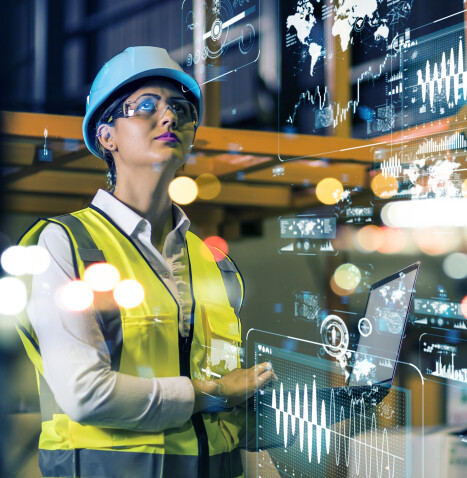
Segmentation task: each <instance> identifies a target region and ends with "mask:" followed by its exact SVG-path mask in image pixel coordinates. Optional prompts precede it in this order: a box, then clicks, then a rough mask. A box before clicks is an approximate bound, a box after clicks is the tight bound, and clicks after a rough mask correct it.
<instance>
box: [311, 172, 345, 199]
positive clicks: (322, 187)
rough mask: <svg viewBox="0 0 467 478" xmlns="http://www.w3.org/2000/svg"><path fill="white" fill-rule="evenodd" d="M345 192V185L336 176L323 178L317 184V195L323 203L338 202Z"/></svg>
mask: <svg viewBox="0 0 467 478" xmlns="http://www.w3.org/2000/svg"><path fill="white" fill-rule="evenodd" d="M343 192H344V186H342V183H341V182H340V181H339V180H338V179H335V178H325V179H322V180H321V181H320V182H319V183H318V185H317V186H316V197H317V198H318V199H319V200H320V201H321V202H322V203H323V204H328V205H330V204H337V203H338V202H339V201H340V200H341V197H342V193H343Z"/></svg>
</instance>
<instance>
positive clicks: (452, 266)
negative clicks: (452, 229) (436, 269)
mask: <svg viewBox="0 0 467 478" xmlns="http://www.w3.org/2000/svg"><path fill="white" fill-rule="evenodd" d="M443 270H444V272H445V274H446V275H447V276H448V277H451V279H463V278H464V277H467V254H464V253H463V252H454V253H452V254H449V255H448V256H446V258H445V259H444V261H443Z"/></svg>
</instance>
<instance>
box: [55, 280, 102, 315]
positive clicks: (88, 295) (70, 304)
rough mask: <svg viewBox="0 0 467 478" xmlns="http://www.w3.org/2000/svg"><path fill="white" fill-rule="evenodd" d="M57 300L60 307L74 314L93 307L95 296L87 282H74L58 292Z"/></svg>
mask: <svg viewBox="0 0 467 478" xmlns="http://www.w3.org/2000/svg"><path fill="white" fill-rule="evenodd" d="M57 298H58V304H59V306H60V307H62V308H64V309H67V310H70V311H72V312H80V311H83V310H86V309H88V308H89V307H91V305H92V302H93V300H94V294H93V292H92V289H91V287H90V286H89V285H88V284H86V282H83V281H82V280H74V281H71V282H68V284H65V285H64V286H62V287H61V288H60V289H59V290H58V297H57Z"/></svg>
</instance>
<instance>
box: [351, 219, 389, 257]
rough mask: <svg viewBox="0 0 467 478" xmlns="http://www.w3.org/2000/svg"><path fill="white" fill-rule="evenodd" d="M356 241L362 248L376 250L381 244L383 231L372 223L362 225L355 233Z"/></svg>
mask: <svg viewBox="0 0 467 478" xmlns="http://www.w3.org/2000/svg"><path fill="white" fill-rule="evenodd" d="M357 241H358V244H359V245H360V247H361V248H362V249H363V250H365V251H376V250H378V249H379V248H380V247H381V246H382V245H383V242H384V237H383V232H382V231H381V230H380V228H379V227H378V226H374V225H372V224H369V225H367V226H363V227H362V228H361V229H360V230H359V231H358V233H357Z"/></svg>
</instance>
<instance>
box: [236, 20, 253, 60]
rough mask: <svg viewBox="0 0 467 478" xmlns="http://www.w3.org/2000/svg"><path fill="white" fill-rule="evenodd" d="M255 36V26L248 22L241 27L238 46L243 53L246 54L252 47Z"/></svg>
mask: <svg viewBox="0 0 467 478" xmlns="http://www.w3.org/2000/svg"><path fill="white" fill-rule="evenodd" d="M255 36H256V32H255V28H254V27H253V25H252V24H251V23H248V25H245V26H244V27H243V29H242V33H241V36H240V42H239V43H238V48H239V49H240V51H241V52H242V53H243V54H244V55H246V54H247V53H248V52H249V51H250V50H251V49H252V48H253V45H254V43H255Z"/></svg>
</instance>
